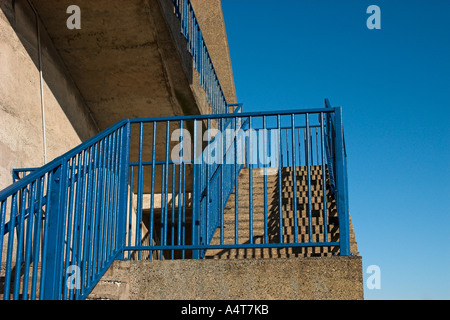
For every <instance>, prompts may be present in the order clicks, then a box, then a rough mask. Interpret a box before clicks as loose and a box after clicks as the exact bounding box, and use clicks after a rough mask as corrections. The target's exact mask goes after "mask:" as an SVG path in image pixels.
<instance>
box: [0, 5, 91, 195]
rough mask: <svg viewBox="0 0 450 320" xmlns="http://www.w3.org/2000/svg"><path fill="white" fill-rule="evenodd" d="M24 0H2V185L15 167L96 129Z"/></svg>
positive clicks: (56, 152) (55, 152) (35, 162)
mask: <svg viewBox="0 0 450 320" xmlns="http://www.w3.org/2000/svg"><path fill="white" fill-rule="evenodd" d="M40 38H41V39H40V40H41V41H40V42H41V43H40V44H41V52H42V55H41V59H42V64H40V59H39V50H38V49H39V46H38V34H37V24H36V16H35V14H34V12H33V10H32V8H31V7H30V6H29V4H28V2H27V1H26V0H16V1H14V2H13V1H11V0H0V190H1V189H3V188H5V187H6V186H8V185H9V184H11V182H12V178H11V171H12V169H14V168H23V167H40V166H42V165H43V164H44V140H43V139H44V129H43V117H42V104H41V101H42V100H41V82H40V73H39V70H40V66H42V75H43V91H42V95H43V101H44V114H45V117H44V119H45V137H46V156H47V161H51V160H52V159H54V158H56V157H58V156H60V155H62V154H63V153H64V152H66V151H68V150H70V149H72V148H73V147H75V146H77V145H78V144H80V142H81V141H84V140H86V139H88V138H90V137H91V136H93V135H95V134H96V133H97V132H98V130H97V128H96V125H95V123H94V121H93V120H92V119H91V117H90V111H89V109H88V108H87V106H86V104H85V103H84V100H83V97H82V96H81V94H80V92H79V91H78V88H77V86H76V85H75V83H74V82H73V81H72V79H71V77H70V74H69V73H68V72H67V69H66V68H65V65H64V63H63V62H62V61H61V59H60V57H59V55H58V54H57V52H56V50H55V48H54V47H53V44H52V41H51V40H50V39H49V37H48V34H47V33H46V30H45V28H43V26H42V24H40Z"/></svg>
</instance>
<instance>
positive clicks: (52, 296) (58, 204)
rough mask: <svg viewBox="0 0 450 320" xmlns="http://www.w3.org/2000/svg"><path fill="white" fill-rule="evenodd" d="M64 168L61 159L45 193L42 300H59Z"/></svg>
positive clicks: (64, 164) (63, 162)
mask: <svg viewBox="0 0 450 320" xmlns="http://www.w3.org/2000/svg"><path fill="white" fill-rule="evenodd" d="M66 168H67V167H66V161H65V160H63V161H62V163H61V165H59V166H58V167H56V168H55V169H54V171H53V174H52V175H51V176H52V179H50V180H49V181H48V183H50V184H51V186H50V188H49V190H51V192H50V194H48V195H47V199H48V200H47V201H50V203H49V206H48V210H47V212H46V219H48V226H47V228H46V233H47V235H46V238H47V239H46V254H45V255H44V257H43V258H44V259H45V268H43V270H42V272H43V273H45V279H44V283H43V288H42V290H43V298H44V300H59V299H60V293H61V288H62V283H61V282H62V281H61V280H62V273H63V270H59V269H58V267H59V266H60V264H61V261H62V260H61V259H62V252H63V248H62V246H63V242H62V241H61V236H62V233H63V230H61V228H62V225H63V218H64V214H63V210H62V207H63V206H64V204H65V200H64V198H65V197H64V189H63V187H64V185H65V179H66V174H65V172H66Z"/></svg>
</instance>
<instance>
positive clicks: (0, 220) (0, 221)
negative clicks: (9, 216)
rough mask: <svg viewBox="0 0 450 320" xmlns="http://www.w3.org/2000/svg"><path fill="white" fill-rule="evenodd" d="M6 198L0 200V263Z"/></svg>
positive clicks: (0, 259) (0, 260)
mask: <svg viewBox="0 0 450 320" xmlns="http://www.w3.org/2000/svg"><path fill="white" fill-rule="evenodd" d="M7 203H8V198H6V199H5V200H3V201H1V205H0V263H2V262H3V260H2V259H3V238H4V234H5V220H6V206H7Z"/></svg>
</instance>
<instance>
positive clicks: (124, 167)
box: [116, 121, 132, 259]
mask: <svg viewBox="0 0 450 320" xmlns="http://www.w3.org/2000/svg"><path fill="white" fill-rule="evenodd" d="M122 130H123V132H122V141H121V150H120V151H121V154H120V171H119V195H120V196H119V208H118V214H119V219H118V228H117V230H118V235H117V238H116V245H117V249H118V250H120V251H121V253H120V255H119V257H120V258H121V259H124V257H125V254H124V251H123V248H124V247H125V244H126V234H127V202H128V181H129V180H128V174H129V163H130V137H131V124H130V122H129V121H128V122H127V124H126V125H125V127H123V128H122ZM131 192H132V190H131Z"/></svg>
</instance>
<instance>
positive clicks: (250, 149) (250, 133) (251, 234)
mask: <svg viewBox="0 0 450 320" xmlns="http://www.w3.org/2000/svg"><path fill="white" fill-rule="evenodd" d="M248 125H249V135H248V149H249V150H248V152H249V154H250V162H251V164H250V166H249V170H248V174H249V195H248V202H249V205H248V206H249V208H248V209H249V242H250V244H253V162H254V160H253V148H252V147H253V144H252V142H253V141H252V140H253V139H252V136H253V131H252V117H249V118H248Z"/></svg>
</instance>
